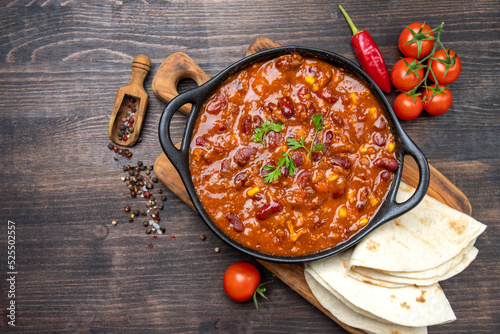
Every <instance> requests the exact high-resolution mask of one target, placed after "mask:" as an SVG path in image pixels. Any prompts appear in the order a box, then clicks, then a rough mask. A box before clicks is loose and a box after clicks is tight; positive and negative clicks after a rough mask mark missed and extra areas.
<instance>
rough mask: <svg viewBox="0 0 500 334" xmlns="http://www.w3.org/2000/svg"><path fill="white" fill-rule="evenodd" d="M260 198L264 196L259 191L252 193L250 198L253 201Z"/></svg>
mask: <svg viewBox="0 0 500 334" xmlns="http://www.w3.org/2000/svg"><path fill="white" fill-rule="evenodd" d="M262 198H264V195H262V194H261V193H256V194H255V195H253V197H252V199H253V200H254V201H260V200H261V199H262Z"/></svg>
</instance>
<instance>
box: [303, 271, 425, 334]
mask: <svg viewBox="0 0 500 334" xmlns="http://www.w3.org/2000/svg"><path fill="white" fill-rule="evenodd" d="M304 275H305V278H306V282H307V284H308V286H309V288H310V289H311V291H312V293H313V295H314V297H316V299H317V300H318V301H319V303H320V304H321V305H323V307H325V308H326V309H327V310H328V311H329V312H330V313H331V314H332V315H333V316H334V317H335V318H337V319H338V320H339V321H341V322H343V323H344V324H346V325H348V326H351V327H354V328H358V329H360V330H363V331H365V332H367V333H370V334H387V333H398V334H427V327H406V326H400V325H396V324H388V323H385V322H381V321H378V320H375V319H372V318H369V317H367V316H364V315H362V314H360V313H357V312H355V311H353V310H352V309H351V308H349V307H347V306H346V305H345V304H344V303H342V302H341V301H340V300H339V299H338V298H336V297H335V296H334V295H333V294H332V293H330V292H329V291H328V290H327V289H326V288H324V287H323V285H321V283H319V282H318V281H317V280H316V279H320V278H319V277H318V275H317V274H316V273H315V272H314V271H311V272H310V271H308V270H306V271H305V273H304Z"/></svg>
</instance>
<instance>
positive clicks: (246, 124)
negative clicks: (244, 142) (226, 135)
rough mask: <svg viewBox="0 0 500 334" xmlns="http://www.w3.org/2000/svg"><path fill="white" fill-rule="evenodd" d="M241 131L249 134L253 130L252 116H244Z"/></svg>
mask: <svg viewBox="0 0 500 334" xmlns="http://www.w3.org/2000/svg"><path fill="white" fill-rule="evenodd" d="M240 130H241V133H244V134H247V133H249V132H250V131H251V130H252V120H251V118H250V116H243V118H242V120H241V126H240Z"/></svg>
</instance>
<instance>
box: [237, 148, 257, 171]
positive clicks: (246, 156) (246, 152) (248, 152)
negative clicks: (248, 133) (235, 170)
mask: <svg viewBox="0 0 500 334" xmlns="http://www.w3.org/2000/svg"><path fill="white" fill-rule="evenodd" d="M256 154H257V149H256V148H255V147H242V148H240V149H239V150H238V151H236V153H235V155H234V161H235V162H236V163H237V164H238V166H240V167H243V166H245V165H246V164H247V162H248V161H249V160H250V158H251V157H253V156H255V155H256Z"/></svg>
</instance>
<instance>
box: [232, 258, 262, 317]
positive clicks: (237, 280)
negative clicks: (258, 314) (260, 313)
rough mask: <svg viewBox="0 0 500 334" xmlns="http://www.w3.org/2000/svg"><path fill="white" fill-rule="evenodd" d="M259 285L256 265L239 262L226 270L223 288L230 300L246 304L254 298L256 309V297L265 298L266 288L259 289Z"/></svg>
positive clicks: (258, 273)
mask: <svg viewBox="0 0 500 334" xmlns="http://www.w3.org/2000/svg"><path fill="white" fill-rule="evenodd" d="M259 284H260V272H259V270H258V269H257V268H256V267H255V266H254V265H252V264H250V263H246V262H237V263H234V264H232V265H230V266H229V267H228V268H227V269H226V272H225V273H224V278H223V280H222V286H223V287H224V291H226V294H227V295H228V296H229V298H231V299H232V300H234V301H237V302H246V301H247V300H249V299H250V298H252V297H254V302H255V306H256V307H257V299H256V298H255V295H256V294H257V293H258V294H260V295H261V296H264V295H263V293H264V292H265V288H262V287H259ZM264 297H265V296H264Z"/></svg>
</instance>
